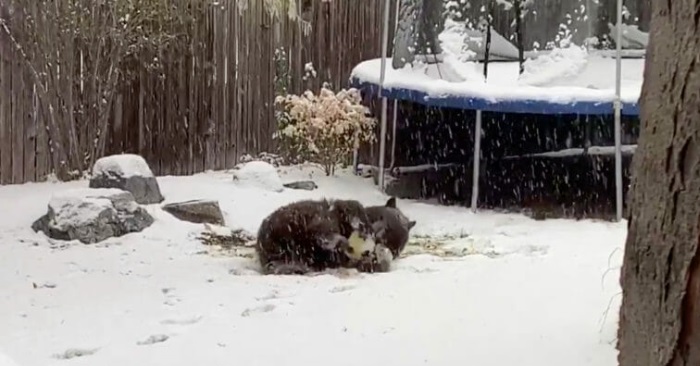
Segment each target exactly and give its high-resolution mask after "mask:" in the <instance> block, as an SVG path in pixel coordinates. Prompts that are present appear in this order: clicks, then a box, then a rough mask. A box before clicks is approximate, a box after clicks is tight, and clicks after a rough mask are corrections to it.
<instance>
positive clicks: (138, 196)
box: [90, 154, 164, 205]
mask: <svg viewBox="0 0 700 366" xmlns="http://www.w3.org/2000/svg"><path fill="white" fill-rule="evenodd" d="M90 188H119V189H122V190H125V191H129V192H131V194H132V195H133V196H134V199H135V200H136V203H140V204H144V205H148V204H153V203H160V202H163V200H164V198H163V195H161V193H160V187H159V186H158V181H157V180H156V177H155V176H154V175H153V172H152V171H151V168H149V167H148V164H147V163H146V160H144V159H143V158H142V157H141V156H139V155H134V154H121V155H112V156H106V157H103V158H101V159H98V160H97V162H95V165H94V166H93V167H92V178H91V179H90Z"/></svg>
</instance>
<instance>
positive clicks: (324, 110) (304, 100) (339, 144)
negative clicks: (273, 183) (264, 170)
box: [273, 87, 376, 175]
mask: <svg viewBox="0 0 700 366" xmlns="http://www.w3.org/2000/svg"><path fill="white" fill-rule="evenodd" d="M361 101H362V98H361V96H360V92H359V91H358V90H356V89H349V90H345V89H343V90H341V91H339V92H338V93H334V92H333V91H331V90H329V89H327V88H325V87H324V88H321V91H320V93H318V95H315V94H314V93H312V92H311V91H308V90H307V91H306V92H305V93H304V94H303V95H300V96H299V95H287V96H284V97H282V96H280V97H277V98H276V99H275V104H276V105H277V106H279V107H280V111H279V112H278V115H277V118H278V126H277V132H276V133H275V135H274V136H273V138H274V139H276V140H278V141H279V143H280V148H281V150H282V151H283V152H284V153H285V154H288V155H289V156H290V157H292V158H296V159H294V160H297V159H303V160H307V161H311V162H314V163H318V164H321V165H322V166H323V169H324V171H325V173H326V175H333V174H334V173H335V167H336V166H337V165H338V164H339V163H341V162H343V161H347V160H348V158H349V157H350V155H351V154H352V151H353V149H355V148H359V146H360V144H362V143H367V142H373V141H374V139H375V136H374V126H375V125H376V119H375V118H372V117H371V116H370V115H369V110H368V108H366V107H365V106H363V105H362V104H361Z"/></svg>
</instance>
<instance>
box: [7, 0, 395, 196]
mask: <svg viewBox="0 0 700 366" xmlns="http://www.w3.org/2000/svg"><path fill="white" fill-rule="evenodd" d="M222 3H226V2H222ZM228 3H229V4H231V5H233V6H226V7H223V9H221V8H219V7H215V9H213V10H212V11H209V12H208V13H207V14H208V15H207V16H206V18H205V19H202V21H203V22H205V23H206V24H203V25H201V26H200V27H198V29H203V30H204V31H202V32H201V34H197V37H199V39H200V40H201V43H200V42H198V43H199V44H200V47H199V49H198V50H197V52H196V57H195V58H196V59H194V60H191V61H190V60H187V61H186V62H171V63H169V65H173V66H172V68H171V69H168V70H166V71H165V74H166V75H167V77H165V78H158V76H156V75H147V74H144V75H143V76H142V77H141V78H139V79H138V80H137V81H136V82H134V83H133V84H132V85H130V86H129V87H128V88H126V89H124V90H121V91H120V93H119V94H118V95H117V97H116V99H115V103H114V106H113V108H112V109H113V111H112V115H111V119H110V123H109V131H108V133H109V138H108V141H107V146H106V151H105V153H106V154H115V153H122V152H131V153H138V154H141V155H142V156H144V157H145V158H146V160H147V161H148V163H149V164H150V165H151V168H152V169H153V171H154V173H156V174H157V175H182V174H192V173H195V172H201V171H204V170H208V169H224V168H230V167H232V166H234V165H235V164H236V163H237V162H238V158H239V157H240V156H241V155H243V154H246V153H253V154H254V153H257V152H263V151H270V150H271V149H272V148H273V140H272V138H271V136H272V133H273V129H274V124H275V121H274V115H273V113H274V110H273V101H274V96H275V95H274V93H275V70H276V67H275V61H274V59H275V51H276V50H278V49H284V51H286V53H287V56H288V59H289V75H290V80H289V91H290V92H300V91H302V90H303V89H306V88H311V89H312V90H317V89H318V87H319V86H320V85H321V84H322V83H323V82H330V83H331V85H332V86H333V87H335V88H337V87H344V86H347V81H348V78H349V76H350V72H351V70H352V68H353V67H354V66H355V65H356V64H357V63H359V62H361V61H363V60H367V59H371V58H376V57H379V56H380V54H381V28H382V27H381V24H382V9H383V2H382V1H377V0H335V1H323V0H313V1H308V0H305V1H298V3H299V8H300V9H299V10H300V11H301V14H302V19H303V20H304V21H307V22H308V24H310V30H308V29H307V30H308V31H304V29H303V28H304V27H303V26H302V22H300V21H299V20H298V19H297V20H290V19H288V18H287V17H286V16H285V15H284V14H282V15H281V16H278V17H274V16H273V15H271V14H270V13H269V12H268V11H267V10H265V9H263V1H261V0H248V1H247V4H245V9H244V10H243V11H240V9H238V7H237V5H236V2H235V1H232V0H231V1H230V2H228ZM392 12H393V10H392ZM1 33H2V32H0V34H1ZM193 64H194V65H196V66H197V67H196V68H195V67H194V66H193ZM307 64H309V65H313V68H314V69H315V72H316V76H315V77H311V78H307V77H306V76H308V75H306V74H308V72H307V69H306V66H307ZM189 67H192V69H194V72H190V69H189ZM26 69H27V68H26V67H25V65H24V64H23V61H22V58H21V57H20V56H19V55H18V53H17V52H15V50H14V48H13V47H12V46H11V44H10V42H9V41H8V39H7V37H0V184H12V183H23V182H28V181H40V180H43V179H44V178H45V177H46V176H47V175H48V174H50V173H52V172H53V171H54V166H55V165H56V162H55V161H54V159H52V156H51V148H50V144H49V134H48V133H47V129H46V127H45V126H46V123H45V121H44V120H43V116H42V113H40V112H39V110H40V108H38V106H37V104H38V100H37V96H36V93H35V91H36V90H35V87H34V85H33V82H32V78H31V77H30V76H31V75H30V74H29V72H27V70H26ZM87 128H93V127H91V126H83V127H82V129H87ZM78 132H79V135H80V133H81V132H82V130H81V131H78ZM85 135H86V136H90V135H89V134H87V133H85ZM83 140H84V139H83ZM86 143H87V144H89V142H85V141H83V142H81V144H83V145H85V144H86Z"/></svg>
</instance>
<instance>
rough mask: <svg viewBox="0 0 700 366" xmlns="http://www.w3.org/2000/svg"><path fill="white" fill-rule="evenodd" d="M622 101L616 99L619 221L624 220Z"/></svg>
mask: <svg viewBox="0 0 700 366" xmlns="http://www.w3.org/2000/svg"><path fill="white" fill-rule="evenodd" d="M621 108H622V103H620V100H619V99H618V100H616V101H615V209H616V210H615V212H616V216H615V217H616V219H617V221H620V220H622V136H621V135H622V123H621V122H622V121H621V112H620V109H621Z"/></svg>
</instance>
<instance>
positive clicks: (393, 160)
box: [389, 99, 399, 168]
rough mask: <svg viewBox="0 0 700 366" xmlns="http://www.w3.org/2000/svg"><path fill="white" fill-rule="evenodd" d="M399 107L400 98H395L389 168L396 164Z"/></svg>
mask: <svg viewBox="0 0 700 366" xmlns="http://www.w3.org/2000/svg"><path fill="white" fill-rule="evenodd" d="M398 109H399V100H398V99H394V108H393V110H392V112H393V115H394V116H393V121H392V125H391V129H392V131H391V164H389V168H393V167H394V164H396V118H397V117H398Z"/></svg>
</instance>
